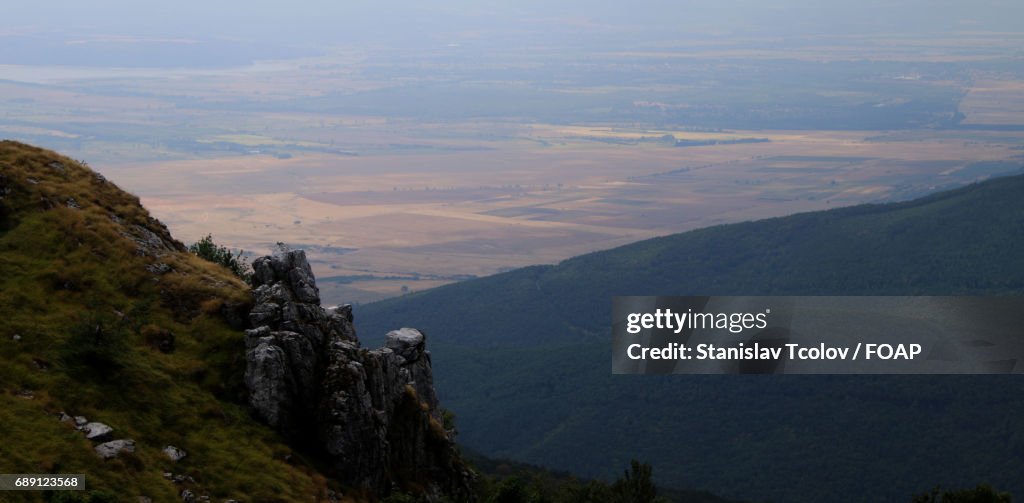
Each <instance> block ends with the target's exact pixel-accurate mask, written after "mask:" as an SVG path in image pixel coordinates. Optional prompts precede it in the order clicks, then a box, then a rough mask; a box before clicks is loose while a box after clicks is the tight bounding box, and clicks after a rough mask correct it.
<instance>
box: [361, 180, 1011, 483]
mask: <svg viewBox="0 0 1024 503" xmlns="http://www.w3.org/2000/svg"><path fill="white" fill-rule="evenodd" d="M1022 196H1024V176H1016V177H1008V178H1002V179H996V180H992V181H989V182H985V183H980V184H976V185H972V186H968V187H964V188H962V189H958V190H954V191H950V192H945V193H941V194H936V195H934V196H930V197H926V198H923V199H920V200H916V201H910V202H905V203H897V204H886V205H867V206H857V207H851V208H844V209H838V210H832V211H827V212H815V213H806V214H800V215H794V216H790V217H784V218H776V219H770V220H763V221H758V222H750V223H743V224H735V225H726V226H719V227H713V228H707V229H701V230H698V231H693V232H688V233H684V234H677V235H672V236H667V237H663V238H658V239H652V240H648V241H643V242H639V243H635V244H632V245H627V246H624V247H621V248H617V249H614V250H609V251H604V252H598V253H592V254H588V255H583V256H580V257H576V258H573V259H570V260H567V261H565V262H562V263H561V264H559V265H557V266H538V267H531V268H526V269H521V270H517V271H512V272H509V273H505V274H499V275H495V276H492V277H487V278H482V279H479V280H472V281H466V282H463V283H457V284H453V285H448V286H444V287H440V288H437V289H433V290H429V291H425V292H420V293H417V294H413V295H408V296H405V297H401V298H395V299H389V300H386V301H382V302H379V303H374V304H370V305H366V306H361V307H360V308H359V309H358V310H357V312H356V313H355V314H356V323H357V325H358V327H359V329H360V333H361V334H363V337H364V338H367V337H368V336H369V335H371V334H383V333H385V332H386V331H387V330H389V329H393V328H395V327H397V326H412V327H418V328H420V329H423V330H424V331H425V332H426V333H427V335H428V337H429V341H428V347H429V348H431V350H432V352H433V356H434V362H435V379H436V383H437V385H438V389H439V392H440V393H441V399H442V401H443V402H444V403H445V405H446V407H448V408H450V409H452V410H453V411H455V413H456V414H457V415H458V418H459V426H460V441H461V442H462V443H464V444H465V445H466V446H467V447H468V448H472V449H474V450H476V451H478V452H481V453H483V454H485V455H489V456H501V457H509V458H513V459H517V460H521V461H526V462H530V463H534V464H540V465H544V466H550V467H553V468H557V469H562V470H568V471H571V472H573V473H577V474H580V475H583V476H599V477H606V478H610V477H614V476H616V475H617V470H618V469H619V467H620V466H622V465H623V464H624V463H625V462H627V461H628V459H630V458H633V457H635V458H638V459H643V460H647V461H650V462H651V463H652V464H653V466H654V468H655V476H656V478H657V479H658V482H659V483H660V484H662V485H664V486H667V487H688V488H699V489H707V490H710V491H712V492H714V493H716V494H720V495H723V496H726V497H733V498H742V499H751V500H765V499H771V500H775V501H828V500H836V499H838V500H842V501H906V500H907V499H909V497H910V495H912V494H915V493H920V492H922V491H925V490H928V489H930V488H931V487H933V486H935V485H937V484H942V485H943V486H946V487H956V486H963V487H966V486H973V485H975V484H977V483H980V482H990V483H992V484H994V485H995V486H996V487H999V488H1001V489H1003V490H1009V491H1010V492H1014V493H1018V494H1020V493H1024V479H1022V478H1021V477H1020V475H1019V474H1020V473H1024V421H1020V420H1019V418H1021V417H1024V400H1021V396H1024V381H1021V380H1020V379H1019V378H1018V377H1017V376H668V377H659V376H613V375H611V374H610V346H609V326H610V310H611V298H612V297H613V296H616V295H771V294H778V295H815V294H822V295H911V294H930V295H953V294H1014V295H1019V294H1022V293H1024V197H1022Z"/></svg>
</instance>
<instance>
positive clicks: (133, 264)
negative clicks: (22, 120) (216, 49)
mask: <svg viewBox="0 0 1024 503" xmlns="http://www.w3.org/2000/svg"><path fill="white" fill-rule="evenodd" d="M0 270H2V274H0V438H2V439H3V440H2V441H0V472H3V473H82V474H85V478H86V483H87V487H88V488H89V489H90V490H93V491H98V492H101V493H105V494H108V495H111V496H113V497H114V498H116V500H118V501H121V500H124V501H135V498H136V497H137V496H147V497H149V498H152V499H153V500H154V501H181V500H182V497H181V493H182V491H184V490H188V491H191V492H192V493H193V494H195V495H197V496H198V495H210V496H211V497H212V498H214V499H215V500H223V499H225V498H234V499H238V500H243V501H299V500H301V501H309V500H310V499H311V498H312V497H313V496H316V495H319V496H321V497H326V494H327V493H326V490H327V485H328V484H327V480H326V479H325V478H324V477H323V476H321V475H320V474H319V473H318V471H317V470H316V468H315V467H314V466H313V464H311V463H310V462H307V461H306V460H305V459H304V458H303V457H302V456H301V455H300V454H299V453H296V452H293V451H292V449H291V448H289V446H288V445H287V444H286V443H285V442H284V441H283V440H282V439H281V438H280V437H279V436H278V435H277V434H275V433H274V432H273V431H272V430H270V429H268V428H266V427H264V426H263V425H261V424H259V423H257V422H256V421H255V420H253V419H252V418H251V417H250V413H249V411H248V408H247V407H246V406H244V405H243V402H242V400H241V394H242V393H243V387H242V373H243V372H244V368H245V367H244V365H245V364H244V359H243V351H242V349H241V348H243V347H244V344H243V341H242V337H243V336H242V333H241V331H240V330H236V329H234V328H232V327H231V326H229V324H228V323H227V320H231V321H232V322H234V323H236V325H237V323H238V322H240V320H241V316H242V314H244V312H246V310H247V307H248V304H249V303H251V294H250V292H249V289H248V287H247V286H246V285H245V284H244V283H242V282H241V281H239V280H238V279H237V278H235V277H234V276H232V275H231V273H229V272H228V271H227V270H226V269H224V268H221V267H219V266H215V265H214V264H211V263H209V262H206V261H203V260H201V259H199V258H198V257H195V256H193V255H191V254H189V253H187V252H186V251H185V249H184V247H183V246H182V245H181V243H178V242H177V241H175V240H174V239H173V238H172V237H171V236H170V234H169V233H168V232H167V229H166V228H165V227H164V226H163V225H162V224H160V223H159V222H158V221H156V220H154V219H153V218H152V217H150V216H149V214H148V213H147V212H146V211H145V209H143V208H142V207H141V206H140V205H139V201H138V199H137V198H135V197H134V196H132V195H130V194H127V193H125V192H123V191H121V190H120V189H118V188H117V187H116V186H115V185H114V184H112V183H110V182H108V181H106V180H105V179H103V177H102V176H100V175H98V174H96V173H94V172H92V171H91V170H89V169H88V168H87V167H85V166H83V165H81V164H80V163H78V162H76V161H73V160H71V159H68V158H66V157H62V156H59V155H57V154H54V153H52V152H49V151H46V150H41V149H37V148H34V147H30V146H27V145H23V144H19V143H15V142H9V141H3V142H0ZM236 328H238V327H237V326H236ZM62 412H64V413H66V414H68V415H71V416H84V417H86V418H87V419H88V420H89V421H90V422H92V421H96V422H101V423H104V424H106V425H108V426H110V427H112V428H113V432H112V433H110V434H109V435H107V436H108V437H109V438H110V439H130V440H133V441H134V444H135V451H134V453H128V452H122V453H121V454H120V455H118V456H116V457H114V458H113V459H108V460H104V459H102V458H100V457H99V456H98V455H97V453H96V452H94V447H95V446H96V445H97V444H98V443H99V441H91V440H87V439H86V438H85V435H84V434H83V433H82V432H80V431H76V429H75V427H74V421H72V420H70V419H68V420H63V421H62V420H61V418H60V413H62ZM238 439H245V441H244V442H239V441H238ZM168 445H172V446H175V447H178V448H181V449H183V450H184V451H185V452H186V453H187V456H186V457H185V458H183V459H181V460H180V461H177V462H175V461H172V460H171V459H170V458H169V457H168V456H167V455H165V454H164V452H162V450H163V449H164V447H165V446H168ZM164 472H169V473H171V474H172V477H173V476H174V475H178V476H179V479H180V481H179V482H175V481H173V480H168V478H167V477H166V476H165V475H164ZM17 496H18V497H19V498H25V499H24V500H25V501H42V493H39V492H24V493H19V494H18V495H17ZM19 501H22V500H21V499H19Z"/></svg>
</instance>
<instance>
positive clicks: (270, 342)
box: [245, 250, 472, 499]
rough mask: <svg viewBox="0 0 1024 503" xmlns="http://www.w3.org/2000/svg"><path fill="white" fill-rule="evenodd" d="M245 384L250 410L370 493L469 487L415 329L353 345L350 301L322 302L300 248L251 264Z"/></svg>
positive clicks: (457, 493)
mask: <svg viewBox="0 0 1024 503" xmlns="http://www.w3.org/2000/svg"><path fill="white" fill-rule="evenodd" d="M253 270H254V284H253V287H254V295H255V302H256V303H255V306H254V307H253V309H252V311H251V312H250V314H249V321H250V323H251V325H252V326H253V327H255V328H253V329H251V330H248V331H246V337H245V341H246V374H245V381H246V387H247V388H248V391H249V403H250V404H251V405H252V407H253V408H254V409H255V411H256V414H257V415H258V416H259V418H260V419H262V420H263V421H265V422H266V423H267V424H269V425H270V426H272V427H274V428H276V429H277V430H278V431H280V432H281V433H283V434H284V435H286V436H287V437H289V438H290V439H292V440H293V441H294V442H296V443H298V444H300V445H302V446H304V447H305V448H307V449H308V450H310V451H311V452H313V453H315V454H319V455H322V456H325V457H326V459H327V460H328V462H329V464H330V465H331V466H332V467H333V468H334V470H333V471H334V473H333V475H334V476H336V477H337V478H338V479H340V480H342V481H343V482H346V483H348V484H350V485H352V486H354V487H361V488H364V489H367V490H370V491H372V492H375V493H377V494H378V495H383V494H387V493H388V492H390V491H391V490H392V488H393V487H398V488H401V489H403V490H408V491H413V492H418V493H422V494H425V495H427V496H428V497H439V496H441V495H448V496H454V497H457V498H459V499H464V498H467V497H468V496H469V486H470V483H471V482H472V474H471V472H470V471H469V470H468V468H467V467H465V466H464V464H463V463H462V461H461V459H460V458H459V456H458V452H457V451H456V449H455V444H454V439H453V432H451V431H448V430H446V429H445V427H444V426H443V425H442V421H441V411H440V409H439V408H438V403H437V396H436V394H435V393H434V388H433V379H432V376H431V365H430V353H429V352H428V351H426V349H425V337H424V335H423V334H422V333H420V332H419V331H418V330H416V329H412V328H403V329H400V330H395V331H393V332H391V333H389V334H387V342H386V344H385V347H383V348H381V349H376V350H372V351H371V350H366V349H363V348H361V347H360V344H359V339H358V338H357V337H356V333H355V329H354V327H353V324H352V310H351V307H350V306H343V307H340V308H332V309H324V308H323V307H321V306H320V295H319V291H318V289H317V287H316V282H315V279H314V277H313V273H312V271H311V269H310V267H309V263H308V262H307V261H306V255H305V253H304V252H302V251H289V250H280V251H279V252H277V253H275V254H274V255H273V256H269V257H263V258H260V259H257V260H256V261H255V262H254V263H253Z"/></svg>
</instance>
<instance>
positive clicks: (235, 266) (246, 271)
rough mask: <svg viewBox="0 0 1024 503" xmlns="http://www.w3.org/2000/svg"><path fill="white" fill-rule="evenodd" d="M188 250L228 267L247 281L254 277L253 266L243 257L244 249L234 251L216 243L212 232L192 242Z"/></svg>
mask: <svg viewBox="0 0 1024 503" xmlns="http://www.w3.org/2000/svg"><path fill="white" fill-rule="evenodd" d="M188 251H190V252H192V253H193V254H195V255H197V256H199V257H201V258H203V259H206V260H209V261H210V262H213V263H214V264H220V265H222V266H224V267H227V268H228V269H229V270H230V271H231V272H232V273H234V274H235V276H238V277H239V278H241V279H242V280H243V281H245V282H246V283H249V282H250V280H251V279H252V267H251V266H250V265H249V262H248V261H247V260H246V259H245V258H244V257H242V254H243V253H244V251H242V250H238V251H237V252H235V253H232V252H231V250H230V249H228V247H226V246H221V245H218V244H217V243H214V242H213V235H212V234H207V235H206V237H204V238H203V239H200V240H199V241H197V242H195V243H192V246H189V247H188Z"/></svg>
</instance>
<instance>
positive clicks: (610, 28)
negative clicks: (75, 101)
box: [0, 0, 1024, 66]
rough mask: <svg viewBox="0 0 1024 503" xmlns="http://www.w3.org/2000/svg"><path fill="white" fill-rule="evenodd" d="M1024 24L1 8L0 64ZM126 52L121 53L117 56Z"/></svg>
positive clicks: (811, 2)
mask: <svg viewBox="0 0 1024 503" xmlns="http://www.w3.org/2000/svg"><path fill="white" fill-rule="evenodd" d="M1022 25H1024V2H1018V1H1010V0H988V1H976V2H963V1H948V0H939V1H936V0H909V1H885V0H866V1H815V0H780V1H761V0H737V1H723V2H710V1H700V2H698V1H670V0H640V1H630V2H624V1H615V2H610V1H603V2H595V1H583V0H568V1H560V2H542V1H539V0H523V1H517V2H476V1H467V0H447V1H440V2H420V1H385V2H376V1H349V2H343V3H341V2H333V1H306V2H287V3H286V2H268V1H245V2H242V1H234V0H232V1H198V0H182V1H176V2H160V3H151V2H141V3H140V2H136V1H127V0H99V1H92V2H81V1H77V0H49V1H41V2H10V3H9V5H5V7H4V21H3V24H2V26H0V47H3V48H4V50H3V51H0V64H3V63H15V64H25V63H26V59H27V58H28V56H30V55H33V56H35V57H36V59H34V60H33V61H37V62H38V64H49V63H56V64H67V63H68V61H66V60H68V59H69V58H70V59H75V58H81V59H83V63H84V64H96V65H111V64H118V65H119V66H136V65H141V64H142V63H143V61H142V60H140V59H139V58H137V57H132V56H130V55H128V56H125V58H126V59H124V60H123V61H112V60H111V58H110V57H107V58H103V57H97V56H95V55H93V56H84V52H83V50H82V48H83V47H92V48H95V49H96V52H101V53H111V51H110V50H109V48H110V46H111V44H115V43H119V44H125V43H129V42H134V43H143V44H148V47H149V50H148V51H144V52H148V53H149V54H152V55H155V56H159V55H160V51H165V52H166V51H170V52H171V53H173V52H174V50H175V49H166V48H163V49H156V47H165V46H168V45H170V46H174V45H175V44H178V45H182V44H188V43H192V44H195V43H196V41H203V40H211V39H214V40H220V41H231V42H233V43H235V44H245V45H247V44H258V45H260V46H261V49H260V50H258V51H256V52H258V54H257V56H259V57H260V58H262V59H268V58H275V57H288V56H292V55H294V54H295V53H294V52H291V51H294V50H297V49H298V50H302V51H312V52H316V51H321V50H327V49H329V48H331V47H333V46H339V45H353V44H355V45H361V44H368V45H377V46H379V45H384V46H394V47H402V46H416V45H419V44H428V45H431V44H465V43H469V44H478V45H483V46H499V47H509V48H514V47H519V46H530V45H532V44H550V43H562V44H565V45H566V46H567V47H572V46H575V47H576V48H585V47H602V46H609V45H615V46H629V45H633V44H637V45H644V44H656V43H659V42H668V41H672V40H677V39H679V38H681V37H687V36H693V35H704V36H707V35H717V36H731V37H743V36H785V37H802V36H816V35H830V36H831V35H839V34H864V33H915V34H924V33H929V34H932V33H934V34H948V33H949V32H951V31H1017V30H1020V29H1021V28H1022ZM113 36H120V37H134V38H121V39H114V38H111V37H113ZM24 37H30V38H27V39H26V38H24ZM104 37H106V38H104ZM18 39H20V40H18ZM47 44H50V45H51V47H50V48H49V50H39V49H38V48H39V47H44V48H45V46H46V45H47ZM76 44H77V45H76ZM87 44H92V45H91V46H90V45H87ZM269 45H273V46H277V47H268V46H269ZM218 47H219V48H218V49H217V50H220V51H229V52H230V51H232V50H235V49H232V46H231V45H230V44H228V45H226V46H223V47H221V46H220V45H218ZM57 49H63V50H64V52H63V53H62V51H60V50H57ZM205 50H209V49H205ZM34 52H39V54H33V53H34ZM119 52H120V53H123V52H124V51H112V53H113V54H117V53H119ZM136 52H137V51H136ZM201 52H203V51H196V52H195V54H194V55H193V56H190V57H191V58H195V60H196V64H197V65H199V66H204V65H205V64H206V63H207V62H208V61H207V60H208V59H209V57H203V56H202V55H201ZM62 54H63V55H62ZM115 59H116V57H115ZM228 59H232V58H228Z"/></svg>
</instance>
